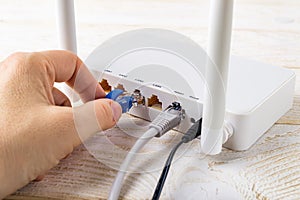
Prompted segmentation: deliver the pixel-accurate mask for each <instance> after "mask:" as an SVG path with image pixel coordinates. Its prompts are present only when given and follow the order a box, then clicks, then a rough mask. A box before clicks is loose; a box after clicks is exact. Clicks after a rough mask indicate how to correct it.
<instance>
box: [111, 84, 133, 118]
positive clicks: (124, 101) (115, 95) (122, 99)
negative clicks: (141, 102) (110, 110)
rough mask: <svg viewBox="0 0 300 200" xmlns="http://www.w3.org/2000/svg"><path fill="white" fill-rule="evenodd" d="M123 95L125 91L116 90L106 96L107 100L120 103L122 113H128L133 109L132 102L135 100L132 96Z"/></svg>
mask: <svg viewBox="0 0 300 200" xmlns="http://www.w3.org/2000/svg"><path fill="white" fill-rule="evenodd" d="M123 93H124V91H123V90H120V89H115V90H112V91H111V92H109V93H108V94H107V95H106V98H108V99H112V100H114V101H116V102H118V103H119V104H120V105H121V107H122V113H126V112H128V111H129V110H130V108H131V107H132V102H133V101H134V98H133V97H132V95H122V94H123Z"/></svg>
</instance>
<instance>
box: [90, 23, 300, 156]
mask: <svg viewBox="0 0 300 200" xmlns="http://www.w3.org/2000/svg"><path fill="white" fill-rule="evenodd" d="M230 60H231V61H230V67H229V75H228V76H229V78H228V85H227V92H226V115H225V120H226V121H227V122H228V123H229V124H231V125H232V127H233V129H234V132H233V135H232V137H231V138H229V140H228V141H227V142H226V143H225V144H224V146H225V147H227V148H230V149H233V150H238V151H241V150H246V149H248V148H250V147H251V146H252V145H253V144H254V143H255V142H256V140H257V139H258V138H259V137H261V136H262V135H263V134H264V133H265V132H266V131H267V130H268V129H269V128H270V127H271V126H272V125H273V124H274V123H275V122H276V121H277V120H278V119H279V118H280V117H281V116H282V115H284V114H285V113H286V112H287V111H288V110H289V109H290V108H291V106H292V103H293V93H294V84H295V74H294V72H293V71H291V70H289V69H285V68H282V67H277V66H271V65H267V64H263V63H259V62H255V61H250V60H246V59H243V58H239V57H235V56H232V57H231V59H230ZM207 62H210V61H209V58H208V57H207V55H206V53H205V51H203V49H202V48H201V47H200V46H199V45H197V44H196V43H195V42H193V41H192V40H190V39H188V38H187V37H185V36H183V35H181V34H178V33H175V32H171V31H166V30H158V29H142V30H135V31H130V32H127V33H123V34H121V35H118V36H115V37H113V38H112V39H110V40H108V41H107V42H105V43H103V45H101V46H100V47H98V48H97V49H96V50H95V51H94V52H93V53H92V54H91V55H90V56H89V57H88V59H87V60H86V64H87V66H88V67H89V68H90V69H91V71H92V72H93V74H94V76H95V77H96V78H97V79H98V80H99V82H101V81H103V80H105V81H107V83H108V84H109V86H111V89H113V88H121V89H125V90H126V91H128V92H133V91H134V90H135V89H139V90H140V91H141V93H142V94H143V95H144V96H145V97H146V104H145V106H138V107H134V108H132V109H131V110H130V114H132V115H135V116H138V117H140V118H143V119H146V120H150V121H151V120H153V119H154V118H155V117H156V116H157V114H159V112H160V111H161V110H160V109H157V108H154V107H153V106H152V103H151V102H150V101H151V97H153V96H155V97H157V98H158V100H159V102H160V103H162V107H161V109H164V108H166V106H168V105H169V104H170V103H171V102H173V101H179V102H180V103H181V105H182V107H183V109H184V110H185V118H184V119H183V121H182V123H181V124H180V126H179V127H177V130H179V131H181V132H185V131H186V130H187V129H188V128H189V127H190V126H191V124H192V123H193V122H194V121H195V120H197V119H199V118H200V117H202V111H203V91H204V88H205V86H206V85H205V84H206V83H205V78H204V75H203V73H204V70H205V65H206V63H207ZM150 104H151V105H150Z"/></svg>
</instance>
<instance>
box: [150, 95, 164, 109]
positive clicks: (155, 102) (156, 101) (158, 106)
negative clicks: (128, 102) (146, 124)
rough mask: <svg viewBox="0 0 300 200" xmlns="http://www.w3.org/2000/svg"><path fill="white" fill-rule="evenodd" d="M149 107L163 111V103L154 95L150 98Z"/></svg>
mask: <svg viewBox="0 0 300 200" xmlns="http://www.w3.org/2000/svg"><path fill="white" fill-rule="evenodd" d="M148 107H151V108H155V109H157V110H162V103H161V102H160V101H159V99H158V97H157V96H156V95H152V96H151V97H150V98H148Z"/></svg>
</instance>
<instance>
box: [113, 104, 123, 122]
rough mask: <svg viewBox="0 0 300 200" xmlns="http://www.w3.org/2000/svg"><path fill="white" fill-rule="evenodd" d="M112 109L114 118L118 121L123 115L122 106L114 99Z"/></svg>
mask: <svg viewBox="0 0 300 200" xmlns="http://www.w3.org/2000/svg"><path fill="white" fill-rule="evenodd" d="M111 109H112V111H113V115H114V120H115V121H118V120H119V119H120V117H121V115H122V108H121V106H120V104H119V103H117V102H115V101H113V102H112V104H111Z"/></svg>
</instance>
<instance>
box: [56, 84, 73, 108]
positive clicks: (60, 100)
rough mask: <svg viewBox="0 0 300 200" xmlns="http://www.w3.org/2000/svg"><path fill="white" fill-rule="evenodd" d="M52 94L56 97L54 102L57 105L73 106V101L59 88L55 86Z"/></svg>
mask: <svg viewBox="0 0 300 200" xmlns="http://www.w3.org/2000/svg"><path fill="white" fill-rule="evenodd" d="M52 95H53V99H54V104H55V105H57V106H68V107H71V102H70V100H69V99H68V97H67V96H66V95H65V94H64V93H62V92H61V91H60V90H59V89H57V88H55V87H53V89H52Z"/></svg>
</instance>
